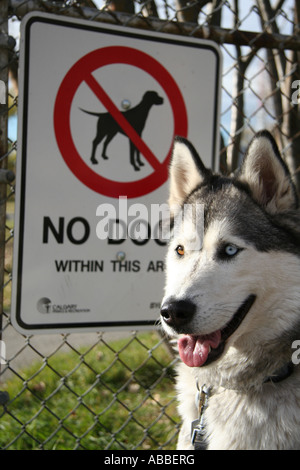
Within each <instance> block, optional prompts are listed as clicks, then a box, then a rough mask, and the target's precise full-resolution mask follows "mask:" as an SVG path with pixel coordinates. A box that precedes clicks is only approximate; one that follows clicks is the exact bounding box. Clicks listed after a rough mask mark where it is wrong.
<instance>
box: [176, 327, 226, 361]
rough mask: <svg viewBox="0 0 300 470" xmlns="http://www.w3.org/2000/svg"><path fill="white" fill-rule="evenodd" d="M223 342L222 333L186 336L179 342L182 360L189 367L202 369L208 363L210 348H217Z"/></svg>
mask: <svg viewBox="0 0 300 470" xmlns="http://www.w3.org/2000/svg"><path fill="white" fill-rule="evenodd" d="M220 342H221V331H220V330H218V331H215V332H214V333H211V334H210V335H203V336H192V335H185V336H182V337H181V338H179V340H178V349H179V355H180V357H181V360H182V361H183V362H184V363H185V364H186V365H187V366H189V367H201V366H203V364H205V362H206V361H207V358H208V354H209V347H211V348H214V349H215V348H217V347H218V346H219V344H220Z"/></svg>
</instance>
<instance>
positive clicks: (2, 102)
mask: <svg viewBox="0 0 300 470" xmlns="http://www.w3.org/2000/svg"><path fill="white" fill-rule="evenodd" d="M0 39H1V41H0V84H1V90H2V92H1V95H0V98H1V99H0V172H3V171H5V170H6V169H7V151H8V145H7V117H8V103H7V102H8V92H7V88H8V0H1V2H0ZM6 44H7V46H6ZM5 222H6V184H5V183H4V182H3V183H2V182H1V181H0V340H1V338H2V315H3V298H4V293H3V285H4V263H5Z"/></svg>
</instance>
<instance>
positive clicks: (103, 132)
mask: <svg viewBox="0 0 300 470" xmlns="http://www.w3.org/2000/svg"><path fill="white" fill-rule="evenodd" d="M112 64H126V65H129V66H134V67H138V68H139V69H141V70H143V71H144V72H146V73H147V74H149V75H150V76H151V77H152V78H153V79H154V80H155V81H156V82H157V83H158V84H159V85H160V87H161V88H162V89H163V90H164V92H165V94H166V96H167V97H168V100H169V103H170V106H171V109H172V114H173V121H174V129H173V136H175V135H181V136H183V137H186V136H187V129H188V123H187V111H186V107H185V103H184V100H183V97H182V94H181V92H180V89H179V88H178V85H177V84H176V82H175V80H174V79H173V77H172V76H171V75H170V73H169V72H168V71H167V70H166V69H165V67H163V66H162V65H161V64H160V63H159V62H158V61H157V60H155V59H154V58H153V57H151V56H150V55H148V54H146V53H144V52H142V51H140V50H137V49H133V48H130V47H123V46H111V47H105V48H101V49H97V50H95V51H92V52H90V53H89V54H87V55H86V56H84V57H82V58H81V59H80V60H79V61H78V62H76V63H75V64H74V65H73V67H72V68H71V69H70V70H69V72H68V73H67V74H66V76H65V78H64V79H63V81H62V83H61V86H60V88H59V90H58V93H57V96H56V101H55V106H54V131H55V136H56V140H57V144H58V147H59V149H60V152H61V154H62V157H63V159H64V160H65V162H66V164H67V165H68V167H69V169H70V170H71V171H72V173H73V174H74V175H75V176H76V177H77V178H78V179H79V180H80V181H81V182H82V183H83V184H84V185H86V186H87V187H89V188H90V189H92V190H93V191H96V192H97V193H100V194H103V195H105V196H109V197H114V198H118V197H119V196H121V195H124V196H125V195H126V196H127V197H128V198H135V197H139V196H143V195H145V194H148V193H150V192H152V191H154V190H155V189H157V188H159V187H160V186H162V185H163V184H164V183H165V182H166V180H167V178H168V163H169V159H170V156H171V152H172V139H171V142H170V146H169V150H168V152H167V155H165V156H160V157H162V158H163V159H162V161H161V158H160V159H159V158H158V157H157V156H156V155H154V153H153V152H152V151H151V149H150V148H149V146H148V145H147V144H146V143H145V141H144V140H143V138H142V132H143V130H144V128H145V126H147V117H148V114H149V112H151V107H152V106H160V105H162V104H163V98H162V97H161V96H160V95H159V93H157V92H155V91H152V90H145V92H144V94H143V96H140V97H138V99H137V104H136V106H134V107H132V108H130V109H129V110H128V111H124V112H121V111H120V110H119V109H118V108H117V107H116V105H115V104H114V102H113V101H112V99H111V97H110V96H109V95H108V94H107V93H106V91H105V90H104V88H103V87H102V85H101V84H100V83H99V81H97V80H96V79H95V77H94V75H93V72H94V71H96V70H97V69H100V68H101V67H104V66H107V65H112ZM82 83H85V84H86V85H87V86H88V87H89V89H90V90H91V91H92V92H93V94H94V96H95V97H96V98H97V99H98V100H99V101H100V102H101V103H102V105H103V106H104V107H105V108H106V110H107V113H93V112H90V111H89V110H86V109H84V110H82V111H85V112H87V113H90V114H95V115H96V116H97V117H96V118H95V119H96V120H97V119H98V121H97V126H96V133H95V136H94V139H93V142H92V143H91V149H90V155H89V162H88V163H89V164H88V163H86V162H85V161H84V160H83V158H82V157H81V155H80V153H79V151H78V149H77V147H76V145H75V143H74V139H73V136H72V132H71V106H72V103H73V101H74V96H75V94H76V92H77V90H78V88H79V87H80V85H81V84H82ZM163 124H164V123H163V122H162V125H161V127H162V132H163V131H164V130H163ZM118 133H121V134H123V135H125V136H127V137H128V139H129V141H130V147H129V148H130V151H129V152H128V153H129V155H128V161H130V165H131V168H132V171H133V173H134V175H135V176H136V175H137V174H138V172H139V171H140V169H141V167H142V166H143V158H145V159H146V160H147V162H148V163H149V164H150V165H151V167H152V172H151V174H149V175H148V176H146V177H143V178H141V179H138V180H134V181H126V182H123V181H114V180H112V179H108V178H105V177H104V176H102V175H100V174H99V173H97V172H96V171H94V169H93V168H94V167H95V166H97V167H98V165H97V163H98V161H99V157H96V150H97V148H98V145H99V144H100V143H101V144H102V153H101V157H102V158H103V160H102V158H101V157H100V159H101V163H102V162H103V161H104V160H105V159H107V158H108V149H109V144H110V143H111V141H112V140H113V139H114V137H115V136H116V134H118ZM153 137H154V138H155V137H156V136H153Z"/></svg>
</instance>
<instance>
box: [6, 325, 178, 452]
mask: <svg viewBox="0 0 300 470" xmlns="http://www.w3.org/2000/svg"><path fill="white" fill-rule="evenodd" d="M149 351H150V352H149ZM171 362H172V357H171V356H170V354H169V352H168V349H167V348H166V346H165V344H164V343H163V342H160V341H159V338H158V336H157V335H156V334H155V333H146V334H141V335H137V336H134V337H132V338H126V339H124V340H121V341H118V342H115V343H113V344H106V343H100V345H97V346H96V347H92V348H90V349H89V348H86V349H81V350H80V351H75V350H73V351H71V352H68V353H64V354H58V353H56V354H55V355H53V357H50V358H48V359H47V360H45V359H44V361H43V362H40V363H36V364H33V365H32V367H30V369H26V370H24V371H22V372H21V373H20V374H19V375H20V376H19V377H15V378H14V379H12V380H11V381H10V382H9V383H7V384H6V388H5V389H6V390H7V392H8V393H9V395H10V397H11V401H10V402H9V403H8V404H7V405H6V407H0V448H1V449H4V448H9V449H41V448H42V449H111V450H117V449H133V448H136V449H151V450H155V449H159V448H165V449H174V448H175V442H176V439H177V427H178V423H179V420H178V417H177V415H176V402H175V400H174V385H173V382H174V380H173V370H172V368H171V367H170V363H171ZM1 389H2V390H3V386H2V387H1Z"/></svg>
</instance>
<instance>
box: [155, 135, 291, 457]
mask: <svg viewBox="0 0 300 470" xmlns="http://www.w3.org/2000/svg"><path fill="white" fill-rule="evenodd" d="M197 203H201V204H204V237H203V244H202V246H201V249H198V250H195V249H189V237H187V236H186V233H187V230H184V228H186V227H184V225H185V224H190V223H191V221H190V220H188V221H185V220H184V218H183V221H182V227H181V228H179V229H178V224H177V227H176V231H175V233H174V237H173V239H171V241H170V245H169V249H168V254H167V276H166V286H165V295H164V299H163V302H162V309H161V314H162V315H161V322H162V326H163V328H164V330H165V331H166V332H167V333H168V334H169V335H170V336H171V337H175V338H177V337H178V338H182V337H183V336H182V335H187V337H193V338H198V337H199V338H204V337H206V336H205V335H207V337H208V338H210V337H211V335H212V333H213V332H215V331H219V332H221V333H220V334H221V335H223V334H224V331H226V327H227V325H231V327H232V319H233V317H234V316H235V315H236V314H237V312H239V309H241V306H243V304H244V302H245V301H246V300H247V299H249V298H250V299H252V300H253V302H250V303H249V304H248V307H247V311H246V315H245V316H244V318H242V320H240V321H239V322H237V324H236V325H235V326H234V328H233V329H232V334H230V335H229V337H226V335H224V338H225V339H224V341H223V343H224V344H223V350H222V348H221V352H220V353H219V354H220V355H218V354H216V356H217V357H216V358H214V354H215V353H216V351H214V349H213V348H210V351H211V352H210V353H209V356H208V359H207V361H206V362H205V363H204V364H203V365H201V366H200V367H189V366H187V365H186V364H184V363H183V362H182V363H180V365H179V367H178V378H177V392H178V400H179V413H180V415H181V417H182V423H183V424H182V429H181V432H180V436H179V440H178V449H192V448H193V446H192V444H191V440H190V429H191V422H192V421H193V420H195V419H197V409H196V406H195V395H196V391H197V388H196V382H198V383H199V384H200V385H202V384H204V383H205V384H206V385H207V386H210V387H212V394H211V397H210V399H209V404H208V408H207V410H206V412H205V423H206V437H207V442H208V449H300V372H299V370H300V366H299V367H297V366H294V368H293V372H292V373H291V375H289V376H288V377H286V378H285V379H284V380H281V381H280V382H278V383H274V382H272V380H267V381H266V378H267V377H268V378H269V377H272V375H274V374H275V371H277V370H281V369H282V368H283V367H284V366H285V365H286V364H287V363H290V362H291V358H292V355H293V352H294V351H293V349H292V344H293V342H294V341H295V340H300V214H299V210H298V198H297V194H296V190H295V187H294V185H293V182H292V179H291V175H290V173H289V170H288V168H287V166H286V164H285V163H284V161H283V160H282V158H281V156H280V154H279V151H278V148H277V145H276V143H275V141H274V139H273V138H272V136H271V135H270V134H269V133H268V132H267V131H262V132H260V133H258V134H257V135H256V136H255V137H254V138H253V140H252V141H251V143H250V145H249V148H248V150H247V153H246V155H245V158H244V161H243V163H242V165H241V168H240V170H239V171H238V172H237V174H235V175H234V176H232V177H224V176H220V175H216V174H213V173H212V172H211V171H210V170H209V169H206V168H205V167H204V165H203V163H202V161H201V159H200V157H199V156H198V154H197V152H196V150H195V149H194V148H193V146H192V144H191V143H189V142H188V141H186V140H185V139H181V138H178V139H176V141H175V144H174V151H173V157H172V161H171V165H170V197H169V204H170V207H171V210H172V211H173V215H174V217H176V213H177V212H178V210H179V208H182V207H183V205H184V204H185V205H192V206H193V205H195V204H197ZM172 208H173V209H172ZM178 247H180V249H179V248H178ZM244 313H245V312H244ZM210 356H211V358H210Z"/></svg>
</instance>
